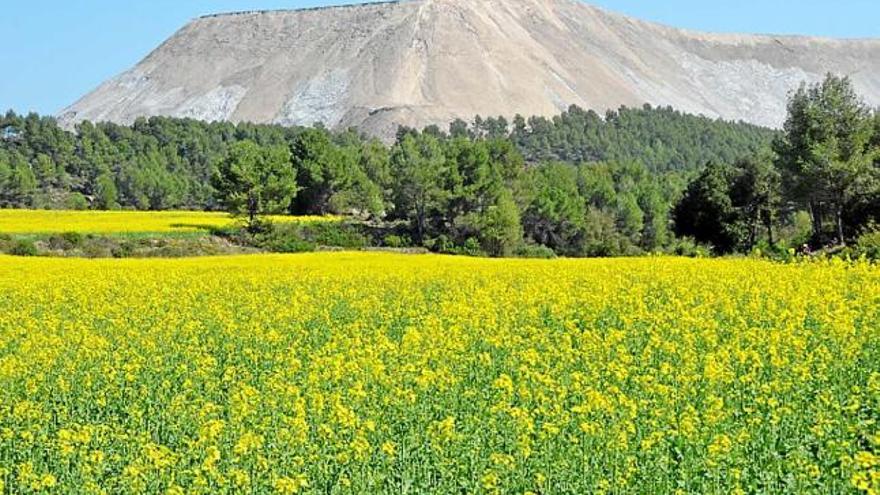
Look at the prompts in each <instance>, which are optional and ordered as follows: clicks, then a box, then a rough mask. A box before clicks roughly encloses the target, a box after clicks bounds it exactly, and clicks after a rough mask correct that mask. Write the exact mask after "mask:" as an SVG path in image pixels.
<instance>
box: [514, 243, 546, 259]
mask: <svg viewBox="0 0 880 495" xmlns="http://www.w3.org/2000/svg"><path fill="white" fill-rule="evenodd" d="M515 256H516V257H517V258H534V259H544V260H549V259H553V258H555V257H556V253H555V252H554V251H553V250H552V249H550V248H548V247H547V246H545V245H543V244H524V245H522V246H520V247H519V248H518V249H517V250H516V252H515Z"/></svg>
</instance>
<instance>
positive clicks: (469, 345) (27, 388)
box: [0, 253, 880, 494]
mask: <svg viewBox="0 0 880 495" xmlns="http://www.w3.org/2000/svg"><path fill="white" fill-rule="evenodd" d="M878 480H880V271H878V269H877V268H876V267H874V266H871V265H868V264H851V263H842V262H814V263H803V264H796V265H777V264H772V263H768V262H763V261H757V260H687V259H674V258H660V257H657V258H645V259H629V260H549V261H537V260H534V261H530V260H486V259H471V258H458V257H442V256H406V255H395V254H387V253H318V254H305V255H292V256H282V255H265V256H262V255H261V256H252V257H226V258H196V259H177V260H79V259H48V258H27V259H22V258H12V257H0V492H2V491H3V490H5V491H6V492H8V493H40V492H45V493H169V494H184V493H186V494H199V493H205V494H215V493H282V494H297V493H316V494H317V493H334V494H336V493H339V494H347V493H350V494H363V493H439V494H460V493H505V494H506V493H513V494H527V493H532V494H551V493H608V494H612V493H658V494H659V493H681V494H688V493H717V494H729V493H798V494H801V493H814V494H828V493H835V494H843V493H867V494H877V493H878V490H880V481H878Z"/></svg>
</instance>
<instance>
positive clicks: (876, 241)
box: [853, 230, 880, 260]
mask: <svg viewBox="0 0 880 495" xmlns="http://www.w3.org/2000/svg"><path fill="white" fill-rule="evenodd" d="M853 251H854V252H853V254H854V255H855V256H857V257H861V256H864V257H865V258H868V259H870V260H880V230H874V231H871V232H868V233H866V234H863V235H862V236H861V237H859V238H858V240H857V241H856V244H855V247H854V249H853Z"/></svg>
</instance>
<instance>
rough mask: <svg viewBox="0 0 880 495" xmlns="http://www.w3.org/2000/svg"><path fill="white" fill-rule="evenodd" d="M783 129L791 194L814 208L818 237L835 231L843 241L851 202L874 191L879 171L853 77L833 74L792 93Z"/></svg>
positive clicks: (782, 162)
mask: <svg viewBox="0 0 880 495" xmlns="http://www.w3.org/2000/svg"><path fill="white" fill-rule="evenodd" d="M784 129H785V133H784V135H783V136H781V137H780V138H779V139H777V140H776V142H775V143H774V150H775V151H776V154H777V156H778V158H777V166H778V167H779V169H780V170H781V171H782V172H783V173H784V174H785V180H786V182H787V187H786V191H787V193H788V196H789V198H790V199H791V200H793V201H796V202H798V203H799V204H801V206H802V207H804V208H805V209H808V210H809V211H810V213H811V215H812V222H813V235H814V240H815V241H817V242H822V241H824V240H826V239H827V238H828V237H829V232H830V236H834V237H836V240H837V241H838V242H841V243H842V242H844V240H845V238H846V230H847V226H846V225H845V223H844V221H845V216H846V208H847V205H848V204H849V203H851V202H852V201H853V200H854V199H857V198H858V197H861V196H864V195H865V194H868V193H869V191H868V190H867V189H868V187H869V185H871V183H872V181H871V176H872V175H876V172H877V171H876V168H875V167H874V160H875V159H876V157H877V156H878V154H877V148H876V147H875V146H876V145H874V146H873V147H872V141H873V140H874V138H875V134H874V121H873V120H872V116H871V113H870V110H869V109H868V108H867V107H866V106H865V104H864V102H863V101H862V100H861V99H860V98H859V96H858V95H857V94H856V92H855V89H854V88H853V85H852V83H851V82H850V80H849V79H848V78H840V77H837V76H834V75H832V74H829V75H828V76H827V77H826V78H825V80H824V81H823V82H822V83H819V84H815V85H812V86H809V87H808V86H806V85H802V86H801V88H800V89H799V90H798V91H797V92H796V93H795V94H794V95H793V96H792V98H791V100H790V102H789V105H788V119H787V120H786V122H785V126H784ZM829 219H830V220H831V228H830V229H828V220H829Z"/></svg>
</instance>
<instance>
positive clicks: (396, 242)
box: [382, 234, 412, 248]
mask: <svg viewBox="0 0 880 495" xmlns="http://www.w3.org/2000/svg"><path fill="white" fill-rule="evenodd" d="M382 244H383V245H384V246H385V247H389V248H404V247H409V246H411V245H412V242H410V240H409V239H408V238H406V237H404V236H400V235H396V234H390V235H387V236H385V238H384V239H383V240H382Z"/></svg>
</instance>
